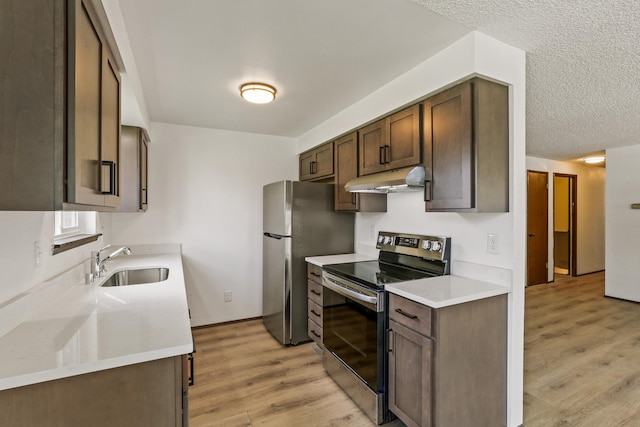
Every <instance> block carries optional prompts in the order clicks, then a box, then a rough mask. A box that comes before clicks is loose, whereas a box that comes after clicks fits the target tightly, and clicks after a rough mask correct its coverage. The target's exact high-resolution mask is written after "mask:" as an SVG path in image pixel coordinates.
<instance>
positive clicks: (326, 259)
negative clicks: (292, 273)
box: [304, 254, 378, 267]
mask: <svg viewBox="0 0 640 427" xmlns="http://www.w3.org/2000/svg"><path fill="white" fill-rule="evenodd" d="M376 259H378V258H377V257H375V256H369V255H361V254H341V255H323V256H308V257H306V258H305V259H304V260H305V261H307V262H309V263H311V264H315V265H317V266H318V267H322V266H323V265H329V264H344V263H347V262H360V261H373V260H376Z"/></svg>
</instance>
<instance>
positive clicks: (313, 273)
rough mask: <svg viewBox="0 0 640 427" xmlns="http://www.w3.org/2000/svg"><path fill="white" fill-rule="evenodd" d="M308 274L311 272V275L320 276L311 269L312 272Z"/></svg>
mask: <svg viewBox="0 0 640 427" xmlns="http://www.w3.org/2000/svg"><path fill="white" fill-rule="evenodd" d="M309 274H311V275H312V276H315V277H322V276H321V275H320V274H318V273H316V272H314V271H312V272H311V273H309Z"/></svg>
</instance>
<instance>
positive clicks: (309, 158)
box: [298, 151, 314, 181]
mask: <svg viewBox="0 0 640 427" xmlns="http://www.w3.org/2000/svg"><path fill="white" fill-rule="evenodd" d="M313 160H314V155H313V151H309V152H308V153H302V154H300V158H299V159H298V162H299V165H300V166H299V170H298V172H299V178H298V179H300V181H309V180H311V179H313V169H312V168H313Z"/></svg>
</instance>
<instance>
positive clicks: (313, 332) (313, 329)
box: [307, 319, 322, 346]
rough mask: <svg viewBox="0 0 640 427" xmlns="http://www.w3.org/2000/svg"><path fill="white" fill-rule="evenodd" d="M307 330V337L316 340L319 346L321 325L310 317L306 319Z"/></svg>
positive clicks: (320, 342) (320, 343)
mask: <svg viewBox="0 0 640 427" xmlns="http://www.w3.org/2000/svg"><path fill="white" fill-rule="evenodd" d="M307 332H308V333H309V338H311V339H312V340H313V341H315V342H316V344H318V345H319V346H322V327H321V326H320V325H318V324H317V323H316V322H314V321H313V320H311V319H308V320H307Z"/></svg>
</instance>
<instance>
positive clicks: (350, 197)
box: [335, 132, 358, 211]
mask: <svg viewBox="0 0 640 427" xmlns="http://www.w3.org/2000/svg"><path fill="white" fill-rule="evenodd" d="M335 171H336V188H335V209H336V210H337V211H355V210H358V194H356V193H349V192H348V191H346V190H345V189H344V186H345V184H346V183H347V182H349V181H350V180H352V179H353V178H356V177H357V176H358V133H357V132H352V133H350V134H349V135H346V136H344V137H342V138H340V139H339V140H337V141H336V142H335Z"/></svg>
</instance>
